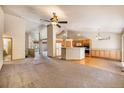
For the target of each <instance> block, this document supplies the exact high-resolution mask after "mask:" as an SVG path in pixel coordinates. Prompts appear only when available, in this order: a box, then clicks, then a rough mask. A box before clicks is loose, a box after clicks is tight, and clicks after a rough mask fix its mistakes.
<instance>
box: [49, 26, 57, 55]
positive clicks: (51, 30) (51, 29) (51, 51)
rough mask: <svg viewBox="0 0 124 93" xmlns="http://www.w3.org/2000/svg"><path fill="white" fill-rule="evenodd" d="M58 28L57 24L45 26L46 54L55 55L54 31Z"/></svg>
mask: <svg viewBox="0 0 124 93" xmlns="http://www.w3.org/2000/svg"><path fill="white" fill-rule="evenodd" d="M57 30H58V28H57V26H54V25H52V24H50V25H48V26H47V48H48V56H49V57H55V56H56V31H57Z"/></svg>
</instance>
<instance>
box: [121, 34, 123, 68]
mask: <svg viewBox="0 0 124 93" xmlns="http://www.w3.org/2000/svg"><path fill="white" fill-rule="evenodd" d="M121 55H122V57H121V62H122V67H124V35H122V54H121Z"/></svg>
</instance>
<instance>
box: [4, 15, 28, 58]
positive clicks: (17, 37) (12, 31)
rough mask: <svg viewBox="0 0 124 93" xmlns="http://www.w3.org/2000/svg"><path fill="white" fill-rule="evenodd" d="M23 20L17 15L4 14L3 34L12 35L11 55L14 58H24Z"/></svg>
mask: <svg viewBox="0 0 124 93" xmlns="http://www.w3.org/2000/svg"><path fill="white" fill-rule="evenodd" d="M25 28H26V27H25V21H24V20H23V19H21V18H19V17H16V16H12V15H7V14H6V15H5V35H4V36H7V37H12V55H13V60H14V59H23V58H25V30H26V29H25Z"/></svg>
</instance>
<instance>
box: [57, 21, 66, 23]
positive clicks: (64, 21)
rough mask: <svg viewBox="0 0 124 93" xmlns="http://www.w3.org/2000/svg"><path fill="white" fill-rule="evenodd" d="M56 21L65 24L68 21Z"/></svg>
mask: <svg viewBox="0 0 124 93" xmlns="http://www.w3.org/2000/svg"><path fill="white" fill-rule="evenodd" d="M58 23H63V24H67V23H68V21H58Z"/></svg>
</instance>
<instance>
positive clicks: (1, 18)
mask: <svg viewBox="0 0 124 93" xmlns="http://www.w3.org/2000/svg"><path fill="white" fill-rule="evenodd" d="M3 31H4V12H3V10H2V8H1V7H0V69H1V67H2V65H3V46H2V33H3Z"/></svg>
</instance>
